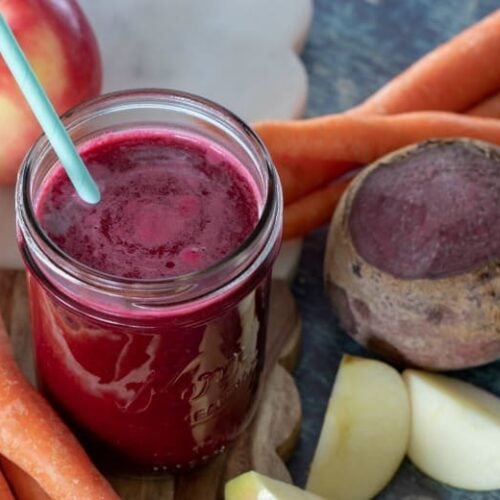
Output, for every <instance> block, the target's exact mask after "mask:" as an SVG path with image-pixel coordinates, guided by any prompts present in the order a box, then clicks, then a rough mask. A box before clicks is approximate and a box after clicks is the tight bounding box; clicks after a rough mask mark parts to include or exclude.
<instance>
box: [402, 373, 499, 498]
mask: <svg viewBox="0 0 500 500" xmlns="http://www.w3.org/2000/svg"><path fill="white" fill-rule="evenodd" d="M403 378H404V380H405V382H406V384H407V387H408V391H409V395H410V405H411V411H412V430H411V436H410V445H409V450H408V456H409V457H410V459H411V461H412V462H413V463H414V464H415V465H416V466H417V467H418V468H419V469H421V470H422V471H423V472H425V473H426V474H427V475H429V476H431V477H432V478H434V479H436V480H438V481H441V482H443V483H446V484H449V485H451V486H455V487H457V488H463V489H467V490H477V491H482V490H492V489H497V488H500V398H498V397H496V396H494V395H492V394H490V393H488V392H486V391H484V390H482V389H479V388H478V387H475V386H473V385H471V384H468V383H466V382H462V381H460V380H455V379H452V378H449V377H445V376H443V375H436V374H431V373H425V372H422V371H418V370H406V371H405V372H404V373H403Z"/></svg>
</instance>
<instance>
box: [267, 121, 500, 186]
mask: <svg viewBox="0 0 500 500" xmlns="http://www.w3.org/2000/svg"><path fill="white" fill-rule="evenodd" d="M259 133H260V135H261V137H262V138H263V139H264V140H265V142H266V144H267V145H268V147H269V149H270V150H271V151H272V152H273V154H275V155H277V157H278V158H288V159H290V160H292V159H293V161H299V160H300V161H302V162H303V163H304V164H305V165H307V164H308V162H316V161H322V162H331V163H330V164H332V165H335V162H338V161H343V162H353V163H357V164H363V165H364V164H367V163H370V162H372V161H374V160H375V159H377V158H379V157H381V156H383V155H384V154H387V153H389V152H391V151H394V150H396V149H399V148H401V147H403V146H407V145H409V144H412V143H415V142H420V141H423V140H428V139H433V138H444V137H448V138H449V137H468V138H471V139H480V140H483V141H486V142H491V143H494V144H497V145H500V121H499V120H494V119H489V118H478V117H472V116H466V115H458V114H455V113H445V112H426V111H419V112H414V113H404V114H399V115H394V116H362V115H347V114H344V115H331V116H326V117H322V118H314V119H309V120H296V121H275V122H271V121H269V122H266V123H262V124H261V125H260V126H259ZM326 164H328V163H326ZM336 175H337V171H336V170H335V168H333V171H332V175H331V179H335V178H336Z"/></svg>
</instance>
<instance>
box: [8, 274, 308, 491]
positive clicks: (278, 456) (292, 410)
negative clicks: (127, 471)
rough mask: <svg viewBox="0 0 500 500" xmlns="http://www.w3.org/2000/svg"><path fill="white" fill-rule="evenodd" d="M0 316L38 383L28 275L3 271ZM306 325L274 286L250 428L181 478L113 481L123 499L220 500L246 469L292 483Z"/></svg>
mask: <svg viewBox="0 0 500 500" xmlns="http://www.w3.org/2000/svg"><path fill="white" fill-rule="evenodd" d="M0 313H1V314H2V316H3V317H4V319H5V323H6V325H7V329H8V331H9V333H10V335H11V339H12V345H13V350H14V354H15V357H16V360H17V361H18V363H19V364H20V366H21V368H22V370H23V372H24V373H25V374H26V376H27V377H28V378H29V379H30V380H31V381H32V382H34V369H33V356H32V348H31V331H30V321H29V308H28V298H27V291H26V283H25V275H24V272H21V271H6V270H0ZM300 330H301V323H300V318H299V315H298V312H297V308H296V305H295V302H294V299H293V297H292V295H291V293H290V291H289V289H288V286H287V285H286V284H285V283H284V282H282V281H274V282H273V286H272V290H271V307H270V317H269V327H268V336H267V344H266V362H265V365H264V370H263V374H262V380H263V384H262V392H261V401H260V404H259V406H258V408H257V412H256V415H255V417H254V419H253V422H252V423H251V425H250V426H249V428H248V429H247V430H246V431H245V432H244V433H243V434H242V435H241V436H240V438H239V439H238V440H237V442H236V443H235V444H234V445H233V446H232V447H231V448H230V449H228V450H227V451H226V452H225V453H224V454H222V455H219V456H218V457H216V458H215V459H212V460H211V461H209V462H208V463H207V464H206V465H204V466H203V467H199V468H197V469H194V470H192V471H190V472H188V473H185V474H183V475H179V476H176V477H174V476H162V477H150V478H146V477H116V476H113V477H109V480H110V482H111V483H112V485H113V486H114V488H115V489H116V491H117V492H118V493H119V495H120V496H121V497H122V498H123V499H124V500H198V499H199V500H218V499H220V498H222V497H223V487H224V484H225V482H226V481H227V480H229V479H231V478H233V477H235V476H237V475H238V474H241V473H242V472H245V471H247V470H251V469H253V470H257V471H259V472H262V473H264V474H267V475H269V476H271V477H274V478H277V479H281V480H283V481H288V482H291V477H290V473H289V472H288V470H287V468H286V466H285V463H284V460H286V459H287V458H288V457H289V456H290V454H291V453H292V451H293V449H294V447H295V444H296V442H297V439H298V436H299V430H300V423H301V417H302V413H301V406H300V399H299V394H298V391H297V388H296V386H295V383H294V380H293V378H292V376H291V375H290V373H289V371H288V370H290V369H292V368H293V366H294V365H295V363H296V361H297V357H298V349H299V343H300Z"/></svg>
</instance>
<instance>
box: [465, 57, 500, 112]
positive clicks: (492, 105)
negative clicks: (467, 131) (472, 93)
mask: <svg viewBox="0 0 500 500" xmlns="http://www.w3.org/2000/svg"><path fill="white" fill-rule="evenodd" d="M498 50H500V48H499V49H498ZM499 71H500V69H499ZM467 114H468V115H470V116H482V117H484V118H497V119H499V118H500V92H498V93H496V94H493V95H492V96H490V97H488V98H487V99H484V100H483V101H481V102H480V103H478V104H476V105H475V106H473V107H472V108H470V109H469V110H467Z"/></svg>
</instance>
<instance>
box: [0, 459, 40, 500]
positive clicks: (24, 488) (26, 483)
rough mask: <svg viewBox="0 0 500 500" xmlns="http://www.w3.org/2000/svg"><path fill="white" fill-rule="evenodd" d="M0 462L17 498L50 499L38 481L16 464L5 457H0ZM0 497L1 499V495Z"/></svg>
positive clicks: (25, 499) (24, 499)
mask: <svg viewBox="0 0 500 500" xmlns="http://www.w3.org/2000/svg"><path fill="white" fill-rule="evenodd" d="M0 462H1V464H2V469H3V471H4V473H5V476H6V477H7V478H8V480H9V484H10V485H11V487H12V490H13V491H14V493H15V494H16V499H17V500H50V497H49V496H47V494H46V493H45V492H44V491H43V490H42V488H40V486H39V485H38V483H37V482H36V481H35V480H34V479H33V478H32V477H31V476H30V475H29V474H26V472H24V471H23V470H22V469H20V468H19V467H18V466H17V465H16V464H13V463H12V462H11V461H9V460H7V459H6V458H5V457H0ZM0 498H1V499H2V500H3V497H2V496H0Z"/></svg>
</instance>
